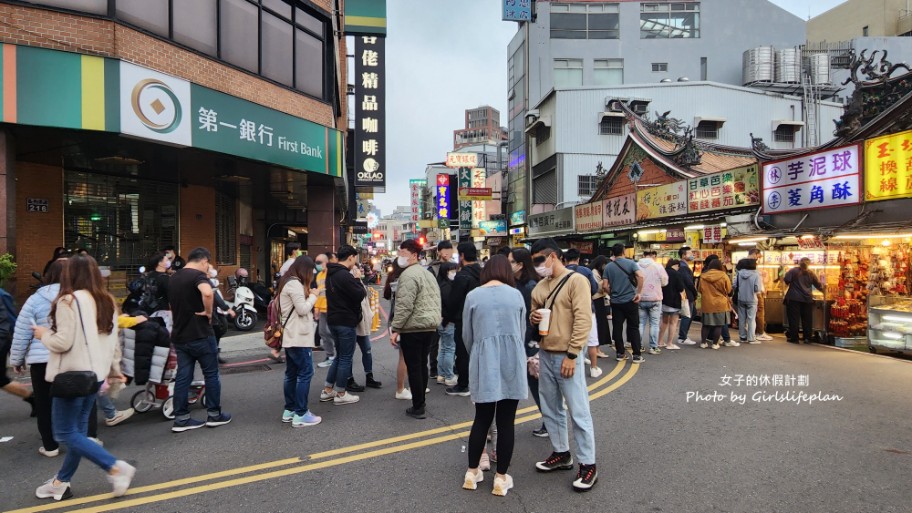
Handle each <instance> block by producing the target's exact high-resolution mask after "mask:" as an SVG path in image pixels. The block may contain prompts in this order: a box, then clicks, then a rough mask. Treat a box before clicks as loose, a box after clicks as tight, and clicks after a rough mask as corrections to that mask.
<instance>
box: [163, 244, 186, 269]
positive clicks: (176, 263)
mask: <svg viewBox="0 0 912 513" xmlns="http://www.w3.org/2000/svg"><path fill="white" fill-rule="evenodd" d="M162 253H164V254H165V256H166V257H167V258H168V260H169V261H170V262H171V265H170V266H169V267H168V271H170V272H171V273H172V274H173V273H176V272H177V271H180V270H181V269H183V268H184V266H185V265H187V262H186V261H184V259H183V258H181V256H180V255H178V254H177V251H176V250H175V249H174V246H165V247H164V248H162Z"/></svg>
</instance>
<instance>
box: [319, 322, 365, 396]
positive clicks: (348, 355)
mask: <svg viewBox="0 0 912 513" xmlns="http://www.w3.org/2000/svg"><path fill="white" fill-rule="evenodd" d="M329 330H330V331H331V332H332V336H333V340H334V341H335V342H336V358H335V359H334V360H333V363H332V365H330V366H329V372H327V373H326V386H327V387H331V386H333V385H335V388H336V392H344V391H345V387H346V385H348V378H350V377H352V356H353V355H354V354H355V344H356V343H357V339H358V335H357V333H355V328H354V326H333V325H330V326H329Z"/></svg>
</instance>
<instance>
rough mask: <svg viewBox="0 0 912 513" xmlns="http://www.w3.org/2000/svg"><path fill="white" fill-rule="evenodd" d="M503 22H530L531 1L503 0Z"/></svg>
mask: <svg viewBox="0 0 912 513" xmlns="http://www.w3.org/2000/svg"><path fill="white" fill-rule="evenodd" d="M501 19H502V20H503V21H532V0H503V16H502V18H501Z"/></svg>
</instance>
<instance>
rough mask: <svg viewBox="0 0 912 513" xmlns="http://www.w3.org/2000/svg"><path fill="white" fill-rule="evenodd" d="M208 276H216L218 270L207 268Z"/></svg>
mask: <svg viewBox="0 0 912 513" xmlns="http://www.w3.org/2000/svg"><path fill="white" fill-rule="evenodd" d="M209 277H211V278H216V277H218V271H216V270H215V269H209Z"/></svg>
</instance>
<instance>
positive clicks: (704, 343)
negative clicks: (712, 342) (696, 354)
mask: <svg viewBox="0 0 912 513" xmlns="http://www.w3.org/2000/svg"><path fill="white" fill-rule="evenodd" d="M707 347H709V344H707V343H706V342H700V349H706V348H707Z"/></svg>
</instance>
